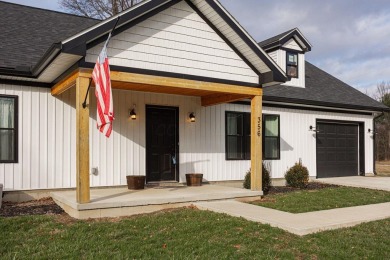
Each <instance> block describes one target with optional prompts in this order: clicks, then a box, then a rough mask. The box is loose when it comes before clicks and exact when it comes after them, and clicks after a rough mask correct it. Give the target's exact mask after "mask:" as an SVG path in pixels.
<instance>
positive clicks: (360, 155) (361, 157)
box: [316, 118, 366, 179]
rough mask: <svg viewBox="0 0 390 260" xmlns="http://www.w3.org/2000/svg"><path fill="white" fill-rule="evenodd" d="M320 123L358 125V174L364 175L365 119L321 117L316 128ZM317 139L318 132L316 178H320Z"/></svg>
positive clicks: (317, 120) (317, 119)
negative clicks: (347, 119)
mask: <svg viewBox="0 0 390 260" xmlns="http://www.w3.org/2000/svg"><path fill="white" fill-rule="evenodd" d="M318 123H325V124H331V123H334V124H339V125H342V124H344V125H357V126H358V174H357V175H356V176H358V175H364V174H365V172H366V168H365V163H366V149H365V140H366V139H365V135H364V133H365V132H364V131H365V125H364V122H363V121H345V120H332V119H320V118H316V129H317V125H318ZM317 140H318V134H317V132H316V179H318V163H317V157H318V154H317V151H318V150H317Z"/></svg>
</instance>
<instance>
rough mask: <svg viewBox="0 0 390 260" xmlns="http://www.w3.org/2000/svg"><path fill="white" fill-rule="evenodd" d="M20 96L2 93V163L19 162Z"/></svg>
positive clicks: (0, 115)
mask: <svg viewBox="0 0 390 260" xmlns="http://www.w3.org/2000/svg"><path fill="white" fill-rule="evenodd" d="M17 115H18V97H17V96H6V95H0V163H16V162H18V151H17V150H18V146H17V144H18V142H17V138H18V127H17V125H18V118H17Z"/></svg>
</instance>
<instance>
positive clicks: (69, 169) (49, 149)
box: [0, 84, 76, 190]
mask: <svg viewBox="0 0 390 260" xmlns="http://www.w3.org/2000/svg"><path fill="white" fill-rule="evenodd" d="M0 94H4V95H16V96H18V97H19V108H18V109H19V113H18V129H19V131H18V132H19V136H18V157H19V158H18V159H19V160H18V163H5V164H3V163H1V164H0V183H3V184H4V187H5V189H6V190H34V189H49V188H67V187H74V186H75V182H76V161H75V157H74V155H75V153H76V131H75V129H76V117H75V115H76V114H75V105H74V104H75V98H74V96H75V92H74V90H70V91H67V92H65V93H64V94H62V95H60V96H59V97H58V98H55V97H52V96H51V94H50V89H47V88H37V87H28V86H17V85H5V84H0Z"/></svg>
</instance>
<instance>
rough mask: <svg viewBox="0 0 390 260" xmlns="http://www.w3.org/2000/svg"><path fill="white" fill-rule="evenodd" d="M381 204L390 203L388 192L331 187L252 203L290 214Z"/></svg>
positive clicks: (276, 196)
mask: <svg viewBox="0 0 390 260" xmlns="http://www.w3.org/2000/svg"><path fill="white" fill-rule="evenodd" d="M383 202H390V192H387V191H378V190H369V189H362V188H351V187H334V188H333V187H332V188H324V189H320V190H298V191H295V192H292V193H284V194H274V195H267V196H265V199H263V200H261V201H257V202H253V204H255V205H259V206H263V207H268V208H273V209H278V210H282V211H287V212H291V213H303V212H310V211H318V210H326V209H334V208H345V207H352V206H361V205H368V204H376V203H383Z"/></svg>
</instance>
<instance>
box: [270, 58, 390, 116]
mask: <svg viewBox="0 0 390 260" xmlns="http://www.w3.org/2000/svg"><path fill="white" fill-rule="evenodd" d="M305 65H306V66H305V67H306V83H305V88H299V87H292V86H286V85H277V86H270V87H264V89H263V90H264V97H263V99H264V100H265V101H281V102H287V103H295V104H310V105H319V106H328V107H337V108H351V109H359V110H369V111H371V110H374V111H384V110H389V108H388V107H387V106H385V105H383V104H382V103H380V102H378V101H376V100H374V99H372V98H370V97H369V96H367V95H365V94H363V93H361V92H360V91H358V90H357V89H355V88H353V87H351V86H349V85H348V84H346V83H344V82H342V81H341V80H339V79H337V78H335V77H333V76H332V75H330V74H328V73H327V72H325V71H323V70H321V69H319V68H317V67H316V66H314V65H313V64H311V63H309V62H307V61H306V64H305Z"/></svg>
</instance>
